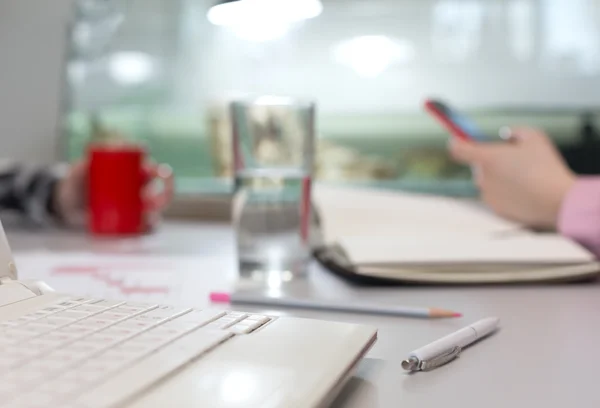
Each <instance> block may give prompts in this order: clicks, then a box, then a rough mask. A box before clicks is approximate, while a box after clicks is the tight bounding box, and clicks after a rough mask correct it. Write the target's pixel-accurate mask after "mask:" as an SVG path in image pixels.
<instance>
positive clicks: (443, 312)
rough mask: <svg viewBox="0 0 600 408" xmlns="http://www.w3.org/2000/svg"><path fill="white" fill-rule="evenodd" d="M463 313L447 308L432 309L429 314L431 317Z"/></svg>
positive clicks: (457, 315) (452, 315)
mask: <svg viewBox="0 0 600 408" xmlns="http://www.w3.org/2000/svg"><path fill="white" fill-rule="evenodd" d="M462 315H463V314H462V313H459V312H455V311H453V310H445V309H435V308H434V309H430V312H429V316H430V317H462Z"/></svg>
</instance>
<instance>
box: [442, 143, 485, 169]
mask: <svg viewBox="0 0 600 408" xmlns="http://www.w3.org/2000/svg"><path fill="white" fill-rule="evenodd" d="M449 149H450V155H451V156H452V158H453V159H454V160H456V161H457V162H459V163H463V164H476V163H479V162H481V160H482V158H483V156H484V155H485V150H486V149H485V146H483V145H480V144H477V143H472V142H464V141H462V140H455V139H452V140H451V141H450V146H449Z"/></svg>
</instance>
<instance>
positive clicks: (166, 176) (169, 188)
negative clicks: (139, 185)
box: [144, 163, 175, 211]
mask: <svg viewBox="0 0 600 408" xmlns="http://www.w3.org/2000/svg"><path fill="white" fill-rule="evenodd" d="M144 174H145V176H146V179H147V183H150V182H151V181H152V180H154V179H159V180H161V181H162V183H163V189H162V191H161V192H159V193H157V194H150V195H148V196H147V197H146V199H145V201H144V209H145V210H146V211H161V210H163V209H164V208H165V207H166V206H167V204H169V203H170V202H171V200H172V199H173V195H174V192H175V177H174V175H173V169H171V166H169V165H167V164H154V163H151V164H149V165H146V166H144Z"/></svg>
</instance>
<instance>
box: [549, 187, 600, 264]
mask: <svg viewBox="0 0 600 408" xmlns="http://www.w3.org/2000/svg"><path fill="white" fill-rule="evenodd" d="M558 230H559V232H560V233H561V234H563V235H565V236H567V237H569V238H572V239H574V240H575V241H577V242H579V243H580V244H581V245H583V246H585V247H586V248H588V249H589V250H590V251H592V252H593V253H594V254H595V255H596V257H597V258H600V177H582V178H580V179H578V180H577V182H576V183H575V185H574V186H573V187H572V188H571V190H569V192H568V193H567V196H566V197H565V199H564V201H563V204H562V207H561V210H560V215H559V219H558Z"/></svg>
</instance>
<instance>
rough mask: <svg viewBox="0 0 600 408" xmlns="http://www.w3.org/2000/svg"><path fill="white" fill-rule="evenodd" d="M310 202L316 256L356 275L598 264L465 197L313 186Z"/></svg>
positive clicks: (469, 277) (461, 273)
mask: <svg viewBox="0 0 600 408" xmlns="http://www.w3.org/2000/svg"><path fill="white" fill-rule="evenodd" d="M315 205H316V208H317V211H318V213H319V218H320V223H321V232H322V237H321V239H320V242H319V243H318V245H317V250H316V252H315V253H316V257H317V259H318V260H319V261H320V262H321V263H323V264H324V265H325V266H326V267H327V268H328V269H330V270H332V271H333V272H336V273H338V274H339V275H341V276H344V277H346V278H348V279H351V280H353V281H356V282H360V283H421V284H424V283H428V284H483V283H531V282H555V281H575V280H585V279H590V278H593V277H596V276H597V275H598V273H599V272H600V264H599V263H598V262H596V260H595V258H594V256H593V255H592V254H591V253H589V252H588V251H587V250H585V249H584V248H582V247H581V246H579V245H578V244H576V243H574V242H572V241H570V240H568V239H566V238H564V237H562V236H559V235H557V234H538V233H534V232H531V231H528V230H526V229H524V228H522V227H521V226H519V225H517V224H514V223H511V222H508V221H506V220H503V219H501V218H499V217H496V216H494V215H493V214H491V213H490V212H489V211H487V210H486V209H485V208H483V207H482V206H481V205H478V204H477V203H474V202H471V201H466V200H459V199H452V198H443V197H435V196H425V195H416V194H407V193H397V192H386V191H378V190H370V189H349V188H340V187H324V186H318V187H317V188H316V189H315Z"/></svg>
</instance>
